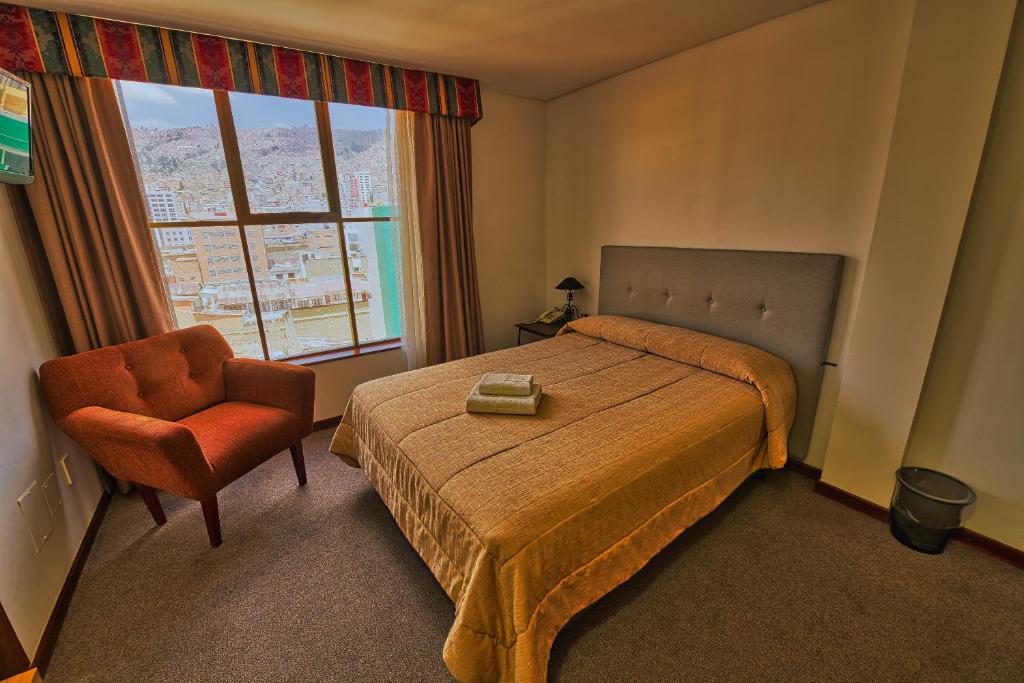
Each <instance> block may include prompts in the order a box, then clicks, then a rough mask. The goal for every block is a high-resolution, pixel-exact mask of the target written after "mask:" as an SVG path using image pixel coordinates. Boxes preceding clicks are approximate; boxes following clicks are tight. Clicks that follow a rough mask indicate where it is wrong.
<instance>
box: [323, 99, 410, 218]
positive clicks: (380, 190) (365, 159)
mask: <svg viewBox="0 0 1024 683" xmlns="http://www.w3.org/2000/svg"><path fill="white" fill-rule="evenodd" d="M328 111H329V113H330V118H331V138H332V141H333V143H334V161H335V165H336V166H337V171H338V187H339V190H340V194H341V210H342V212H343V213H344V214H345V215H346V216H353V217H355V216H371V215H376V216H389V215H394V213H395V212H394V211H393V207H394V206H395V205H396V204H397V203H398V202H397V200H396V198H395V192H394V189H395V188H393V187H391V182H390V180H389V174H388V160H389V158H390V151H391V145H390V144H389V138H390V137H391V135H390V134H391V127H390V126H389V120H390V119H389V117H390V116H392V114H391V113H390V112H388V111H387V110H386V109H379V108H375V107H360V106H357V105H354V104H338V103H332V104H330V105H329V108H328Z"/></svg>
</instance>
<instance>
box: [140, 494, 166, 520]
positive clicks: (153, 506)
mask: <svg viewBox="0 0 1024 683" xmlns="http://www.w3.org/2000/svg"><path fill="white" fill-rule="evenodd" d="M135 487H136V488H138V489H139V495H140V496H142V500H144V501H146V507H148V508H149V514H151V515H153V521H154V522H156V525H157V526H163V525H164V523H165V522H167V517H166V516H165V515H164V509H163V508H162V507H160V499H159V498H157V495H156V491H154V490H153V489H151V488H150V487H148V486H146V485H145V484H136V485H135Z"/></svg>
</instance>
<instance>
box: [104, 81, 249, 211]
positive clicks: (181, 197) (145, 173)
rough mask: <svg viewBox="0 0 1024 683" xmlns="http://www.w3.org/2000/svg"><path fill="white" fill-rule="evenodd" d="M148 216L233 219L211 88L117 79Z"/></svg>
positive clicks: (229, 188)
mask: <svg viewBox="0 0 1024 683" xmlns="http://www.w3.org/2000/svg"><path fill="white" fill-rule="evenodd" d="M117 87H118V90H119V91H120V95H121V102H122V106H123V109H124V116H125V120H126V121H127V123H128V126H127V127H128V133H129V135H130V137H131V142H132V146H133V147H134V150H135V160H136V163H137V164H138V166H139V173H140V174H141V176H142V178H141V180H142V185H143V187H144V188H145V191H146V204H147V205H148V207H149V219H150V220H151V221H153V222H166V221H186V220H187V221H193V220H207V219H210V220H218V219H219V220H223V219H225V218H234V216H235V208H234V204H233V203H232V200H231V184H230V182H229V181H228V169H227V164H226V163H225V161H224V146H223V144H222V142H221V137H220V126H219V125H218V123H217V110H216V107H215V105H214V102H213V93H212V92H211V91H209V90H199V89H196V88H179V87H175V86H170V85H155V84H153V83H133V82H129V81H120V82H118V85H117Z"/></svg>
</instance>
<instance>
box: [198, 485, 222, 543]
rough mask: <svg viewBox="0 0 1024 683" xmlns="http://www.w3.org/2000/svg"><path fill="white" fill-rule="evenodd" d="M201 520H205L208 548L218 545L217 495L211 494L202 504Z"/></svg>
mask: <svg viewBox="0 0 1024 683" xmlns="http://www.w3.org/2000/svg"><path fill="white" fill-rule="evenodd" d="M202 505H203V519H205V520H206V532H207V533H208V534H209V535H210V546H211V547H213V548H216V547H217V546H219V545H220V541H221V539H220V510H218V509H217V494H216V493H215V494H213V495H212V496H210V497H209V498H207V499H206V500H204V501H203V502H202Z"/></svg>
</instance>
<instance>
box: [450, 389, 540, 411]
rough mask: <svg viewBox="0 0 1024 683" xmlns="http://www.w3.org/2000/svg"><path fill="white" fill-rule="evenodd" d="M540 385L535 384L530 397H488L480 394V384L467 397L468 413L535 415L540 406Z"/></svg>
mask: <svg viewBox="0 0 1024 683" xmlns="http://www.w3.org/2000/svg"><path fill="white" fill-rule="evenodd" d="M540 397H541V391H540V385H539V384H534V385H533V390H532V393H531V394H530V395H529V396H487V395H486V394H481V393H480V384H479V382H478V383H477V385H476V386H475V387H473V393H471V394H470V395H469V396H467V397H466V412H467V413H498V414H500V415H535V414H536V413H537V406H539V405H540Z"/></svg>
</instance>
